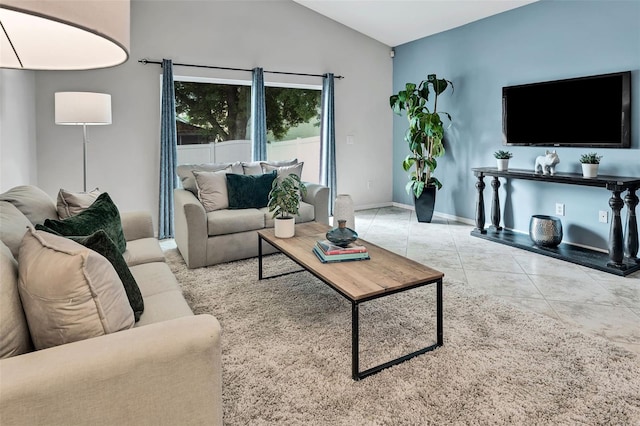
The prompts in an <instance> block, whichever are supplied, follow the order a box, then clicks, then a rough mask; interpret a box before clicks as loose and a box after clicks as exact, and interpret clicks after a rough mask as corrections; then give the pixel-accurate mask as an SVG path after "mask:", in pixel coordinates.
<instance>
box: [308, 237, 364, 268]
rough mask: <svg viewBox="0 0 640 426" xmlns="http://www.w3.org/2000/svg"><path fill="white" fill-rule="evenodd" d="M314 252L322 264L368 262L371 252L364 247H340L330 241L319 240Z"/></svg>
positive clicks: (352, 245)
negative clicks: (354, 261)
mask: <svg viewBox="0 0 640 426" xmlns="http://www.w3.org/2000/svg"><path fill="white" fill-rule="evenodd" d="M313 252H314V253H315V254H316V256H318V259H320V262H322V263H329V262H348V261H353V260H368V259H370V258H369V252H368V251H367V248H366V247H364V246H358V245H355V244H353V243H352V244H349V245H348V246H347V247H340V246H337V245H335V244H333V243H332V242H330V241H329V240H318V241H316V245H315V246H314V247H313Z"/></svg>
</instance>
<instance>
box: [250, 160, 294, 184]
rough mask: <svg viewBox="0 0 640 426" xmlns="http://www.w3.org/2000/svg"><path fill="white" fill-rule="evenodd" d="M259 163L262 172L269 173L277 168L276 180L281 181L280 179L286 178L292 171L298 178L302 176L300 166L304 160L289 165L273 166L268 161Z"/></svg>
mask: <svg viewBox="0 0 640 426" xmlns="http://www.w3.org/2000/svg"><path fill="white" fill-rule="evenodd" d="M261 165H262V172H263V173H270V172H272V171H274V170H277V171H278V180H279V181H282V179H284V178H286V177H287V176H289V175H290V174H292V173H293V174H294V175H297V176H298V177H299V178H302V166H303V165H304V161H301V162H299V163H297V164H294V165H290V166H274V165H272V164H269V163H261Z"/></svg>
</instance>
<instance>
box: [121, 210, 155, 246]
mask: <svg viewBox="0 0 640 426" xmlns="http://www.w3.org/2000/svg"><path fill="white" fill-rule="evenodd" d="M120 220H121V221H122V230H123V231H124V238H125V239H126V240H127V241H133V240H139V239H142V238H153V237H154V234H153V220H152V219H151V215H150V214H149V213H147V212H143V211H139V212H123V213H120Z"/></svg>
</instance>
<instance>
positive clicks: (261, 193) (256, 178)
mask: <svg viewBox="0 0 640 426" xmlns="http://www.w3.org/2000/svg"><path fill="white" fill-rule="evenodd" d="M277 175H278V173H277V171H276V170H274V171H273V172H271V173H265V174H263V175H238V174H234V173H228V174H227V193H228V195H229V208H230V209H251V208H254V209H259V208H262V207H266V206H267V204H268V203H269V192H270V191H271V184H272V183H273V180H274V179H275V178H276V176H277Z"/></svg>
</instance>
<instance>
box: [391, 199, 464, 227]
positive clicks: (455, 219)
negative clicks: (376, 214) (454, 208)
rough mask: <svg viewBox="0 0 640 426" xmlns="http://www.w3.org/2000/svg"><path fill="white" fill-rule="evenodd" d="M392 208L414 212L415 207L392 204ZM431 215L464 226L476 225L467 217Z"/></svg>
mask: <svg viewBox="0 0 640 426" xmlns="http://www.w3.org/2000/svg"><path fill="white" fill-rule="evenodd" d="M393 206H394V207H399V208H401V209H407V210H412V211H415V207H414V206H411V205H409V204H402V203H393ZM433 214H434V215H435V216H438V217H441V218H443V219H447V220H454V221H456V222H460V223H464V224H466V225H475V224H476V222H475V221H474V220H473V219H469V218H467V217H460V216H455V215H452V214H447V213H441V212H438V211H435V212H433Z"/></svg>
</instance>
